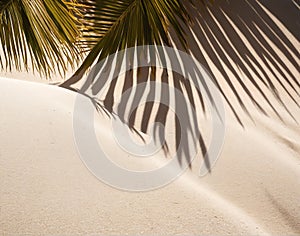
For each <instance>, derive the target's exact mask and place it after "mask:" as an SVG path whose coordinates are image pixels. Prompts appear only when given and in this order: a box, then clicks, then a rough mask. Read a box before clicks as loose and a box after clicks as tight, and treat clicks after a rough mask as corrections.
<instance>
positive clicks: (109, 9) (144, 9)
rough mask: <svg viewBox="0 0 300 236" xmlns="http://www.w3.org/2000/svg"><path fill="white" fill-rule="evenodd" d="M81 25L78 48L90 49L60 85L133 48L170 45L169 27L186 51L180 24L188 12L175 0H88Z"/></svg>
mask: <svg viewBox="0 0 300 236" xmlns="http://www.w3.org/2000/svg"><path fill="white" fill-rule="evenodd" d="M82 4H83V9H82V13H83V16H84V17H83V18H81V22H82V24H83V25H84V28H83V29H82V31H83V40H82V42H81V46H82V47H84V48H87V49H91V51H90V52H89V54H88V56H87V57H86V59H85V60H84V62H83V63H82V65H81V67H80V68H79V69H78V70H77V71H76V73H75V74H74V76H73V78H71V79H70V80H69V81H67V82H66V83H64V84H63V86H66V87H68V86H69V85H71V84H73V83H75V82H77V81H78V80H80V79H81V78H82V76H83V74H84V73H85V72H86V70H87V69H88V68H89V67H90V66H91V65H92V64H93V63H94V62H95V61H97V60H98V61H101V60H102V59H104V58H106V57H107V56H109V55H111V54H113V53H115V52H117V51H119V50H123V49H125V48H128V47H133V46H135V45H153V44H156V45H168V46H170V45H171V40H170V35H169V30H170V27H172V28H173V29H174V31H175V33H176V35H177V37H178V39H179V40H180V42H181V44H182V45H183V48H184V49H187V48H188V45H187V42H186V39H185V34H184V30H183V28H182V26H181V24H182V23H183V24H187V23H188V21H189V17H188V13H187V11H186V9H185V7H184V6H183V4H182V3H181V2H180V1H178V0H165V1H159V0H155V1H153V0H146V1H140V0H127V1H125V0H123V1H114V0H108V1H107V0H106V1H100V0H89V1H82Z"/></svg>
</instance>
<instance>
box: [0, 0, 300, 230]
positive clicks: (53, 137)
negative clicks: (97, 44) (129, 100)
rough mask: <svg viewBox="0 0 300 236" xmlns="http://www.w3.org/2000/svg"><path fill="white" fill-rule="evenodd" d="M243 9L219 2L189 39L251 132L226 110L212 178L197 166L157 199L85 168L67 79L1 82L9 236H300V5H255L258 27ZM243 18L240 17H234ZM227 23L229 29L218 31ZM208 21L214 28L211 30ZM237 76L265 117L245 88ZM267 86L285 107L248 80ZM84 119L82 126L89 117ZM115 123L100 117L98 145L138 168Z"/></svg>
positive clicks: (3, 208) (4, 222)
mask: <svg viewBox="0 0 300 236" xmlns="http://www.w3.org/2000/svg"><path fill="white" fill-rule="evenodd" d="M246 2H247V1H240V2H239V3H237V2H234V1H229V3H225V2H224V1H223V2H222V1H216V3H215V4H216V7H215V8H213V7H210V10H209V11H207V12H206V13H203V14H202V15H203V18H202V19H200V17H199V25H195V27H194V28H193V29H192V30H191V34H192V33H193V34H194V36H192V35H190V43H191V45H193V44H195V45H196V44H197V45H198V47H199V49H195V50H194V51H193V52H194V53H195V54H194V56H195V57H196V58H197V60H198V61H199V62H200V63H201V64H202V65H204V67H206V68H208V69H209V70H210V71H211V73H212V74H213V75H214V76H215V77H216V78H217V80H218V82H219V83H220V85H221V87H222V88H223V91H224V92H225V95H226V96H227V98H228V99H229V101H231V102H232V105H233V107H235V109H236V112H237V113H238V114H239V117H240V119H241V120H242V122H243V126H242V125H241V124H239V122H238V121H237V119H236V117H235V115H234V113H233V112H232V109H231V108H230V106H229V105H228V104H227V103H226V102H224V104H225V113H226V133H225V139H224V144H223V147H222V150H221V153H220V156H219V159H218V161H217V162H216V164H215V165H214V167H213V168H212V171H211V173H209V174H207V175H205V176H204V177H199V175H198V171H199V168H198V167H199V163H200V158H199V159H196V160H195V161H194V163H193V168H192V169H191V170H189V169H188V170H186V171H185V172H184V174H183V175H181V176H180V177H179V178H177V179H176V180H175V181H173V182H172V183H170V184H168V185H166V186H165V187H162V188H158V189H156V190H152V191H147V192H128V191H121V190H119V189H116V188H113V187H111V186H108V185H107V184H105V183H103V182H101V181H99V180H98V179H97V178H96V177H95V176H94V175H93V173H91V172H90V171H89V170H88V168H87V167H86V166H85V164H84V163H83V161H82V160H81V158H80V154H79V152H78V147H77V146H76V142H75V139H74V128H73V123H74V120H73V115H74V105H75V102H76V97H77V96H82V95H78V94H77V93H76V92H73V91H70V90H67V89H64V88H60V87H58V86H55V85H53V83H54V82H56V81H62V80H61V78H60V77H59V76H55V77H53V81H47V80H45V79H43V78H39V76H38V75H37V74H35V75H33V74H32V73H22V72H4V71H2V72H0V100H1V104H0V117H1V118H0V234H1V235H27V234H28V235H76V234H77V235H299V234H300V201H299V199H300V125H299V122H300V109H299V104H300V96H299V93H300V89H299V86H298V85H297V82H298V83H299V81H300V80H299V78H300V74H299V62H300V59H299V50H300V43H299V32H298V31H297V27H298V29H299V6H296V3H295V2H293V1H286V2H285V1H283V0H281V1H279V0H276V1H272V3H271V2H269V1H258V2H256V1H250V2H251V3H252V6H253V9H252V10H251V11H255V12H258V13H260V15H261V18H260V19H258V18H257V17H256V16H254V15H251V14H250V13H251V12H249V9H248V10H247V8H244V4H246ZM254 3H256V4H257V5H255V4H254ZM248 7H249V6H248ZM228 8H230V9H231V10H228ZM258 8H259V9H260V10H261V11H262V12H263V13H262V12H259V10H258ZM213 9H215V10H213ZM237 9H240V10H239V14H238V15H239V17H240V18H238V17H237V18H234V17H232V15H231V13H232V12H234V11H238V10H237ZM231 11H232V12H231ZM222 12H223V13H224V14H221V13H222ZM297 15H298V18H296V16H297ZM251 17H252V18H251ZM204 19H205V20H204ZM222 19H223V20H224V19H227V20H228V22H229V23H228V24H230V26H231V27H226V26H224V25H226V24H225V23H224V25H219V23H220V22H221V21H222ZM201 20H203V21H205V22H206V23H207V25H211V27H212V29H210V30H209V29H208V28H207V29H205V27H206V26H205V25H206V24H205V23H204V22H202V23H201ZM247 20H248V21H247ZM271 20H272V21H271ZM270 21H271V22H270ZM218 22H219V23H218ZM252 23H253V24H252ZM260 23H261V24H262V25H260ZM213 24H215V25H218V26H219V28H220V32H222V33H223V35H225V36H224V37H223V36H222V34H221V35H220V32H218V33H217V30H216V29H213ZM242 25H243V27H242ZM296 26H297V27H296ZM248 29H250V30H249V32H248V34H249V35H247V30H248ZM255 29H256V30H255ZM202 30H203V31H202ZM230 30H231V31H232V32H231V31H230ZM204 32H206V33H204ZM209 32H211V35H210V34H209ZM230 32H231V33H230ZM251 32H252V36H251ZM258 35H260V36H261V37H258ZM213 36H214V37H213ZM203 37H204V38H203ZM201 39H202V41H201ZM251 40H252V41H251ZM253 40H256V42H255V43H253ZM225 41H226V42H227V44H226V42H225ZM209 43H210V44H209ZM217 45H219V47H218V46H217ZM229 47H231V48H229ZM269 47H270V48H269ZM211 49H213V50H211ZM198 51H199V52H198ZM200 52H201V53H200ZM230 53H231V54H230ZM70 74H72V72H71V71H70ZM224 74H226V75H227V76H228V77H229V78H230V79H231V80H232V81H233V84H234V85H235V86H236V87H237V89H238V91H239V95H240V97H241V98H242V100H243V103H244V105H245V107H247V109H248V111H249V113H250V114H251V118H250V117H249V116H248V115H247V113H246V112H245V111H244V110H243V109H242V108H241V107H240V106H239V104H238V101H237V99H236V97H235V95H234V93H233V92H232V89H231V88H230V86H229V85H228V83H226V76H224ZM237 77H239V78H242V79H243V81H244V84H245V86H246V87H247V88H249V89H250V91H251V93H252V94H253V97H255V98H256V99H258V100H259V101H260V104H261V106H262V107H263V108H264V110H265V111H266V113H267V115H264V114H262V112H261V111H259V110H258V109H257V107H256V106H255V104H254V103H253V100H251V99H249V96H248V95H247V94H246V92H245V91H244V90H242V89H241V88H240V87H241V85H240V84H238V82H237V80H236V78H237ZM224 78H225V79H224ZM261 78H263V79H264V80H266V81H268V79H269V80H270V81H271V82H273V83H274V85H275V87H276V89H277V91H278V93H279V94H280V98H281V99H282V102H283V103H284V105H285V107H286V108H285V107H284V106H283V105H282V104H281V102H280V101H279V100H278V99H277V98H276V97H275V96H273V93H272V91H271V90H269V89H268V88H267V87H265V86H261V88H262V92H263V93H264V94H266V96H267V97H268V101H265V100H264V99H263V98H262V93H260V92H259V91H257V90H256V89H255V86H254V85H253V82H251V79H253V80H255V81H257V83H258V84H260V85H261V84H262V82H261ZM285 78H287V80H285ZM287 81H291V85H292V86H290V85H289V84H288V82H287ZM280 82H281V83H282V84H283V85H284V86H282V84H280ZM293 88H294V89H293ZM82 97H83V96H82ZM83 99H86V100H88V98H83ZM268 102H269V103H268ZM268 104H272V106H273V107H274V108H275V109H272V107H271V106H269V105H268ZM199 106H200V105H199ZM289 112H290V114H289ZM276 113H277V114H276ZM278 115H279V116H278ZM279 117H280V118H279ZM78 119H82V121H83V122H84V114H82V117H81V116H79V118H78ZM109 124H110V119H109V118H108V117H107V116H106V115H103V114H99V115H98V116H97V118H96V119H95V129H96V130H97V135H98V136H99V137H98V141H99V142H100V143H102V145H103V146H105V148H106V149H107V151H108V152H111V153H112V154H113V155H115V156H116V161H119V164H126V163H127V164H128V165H131V164H132V166H133V167H136V166H137V167H139V162H138V161H135V160H134V159H132V156H131V155H130V154H128V153H127V152H126V151H124V150H122V149H121V148H120V147H119V146H118V144H117V143H116V141H115V139H114V136H113V135H112V130H111V128H110V127H109ZM123 157H124V158H123ZM118 158H120V160H118ZM165 160H166V159H165V157H164V155H163V151H160V152H158V153H157V154H155V155H154V157H153V158H152V159H151V160H150V161H149V162H146V165H149V166H150V167H151V168H152V167H153V166H155V165H156V163H160V162H161V161H165ZM154 162H155V163H154ZM153 163H154V164H153ZM135 165H136V166H135ZM132 166H131V167H132ZM149 166H146V167H147V168H150V167H149Z"/></svg>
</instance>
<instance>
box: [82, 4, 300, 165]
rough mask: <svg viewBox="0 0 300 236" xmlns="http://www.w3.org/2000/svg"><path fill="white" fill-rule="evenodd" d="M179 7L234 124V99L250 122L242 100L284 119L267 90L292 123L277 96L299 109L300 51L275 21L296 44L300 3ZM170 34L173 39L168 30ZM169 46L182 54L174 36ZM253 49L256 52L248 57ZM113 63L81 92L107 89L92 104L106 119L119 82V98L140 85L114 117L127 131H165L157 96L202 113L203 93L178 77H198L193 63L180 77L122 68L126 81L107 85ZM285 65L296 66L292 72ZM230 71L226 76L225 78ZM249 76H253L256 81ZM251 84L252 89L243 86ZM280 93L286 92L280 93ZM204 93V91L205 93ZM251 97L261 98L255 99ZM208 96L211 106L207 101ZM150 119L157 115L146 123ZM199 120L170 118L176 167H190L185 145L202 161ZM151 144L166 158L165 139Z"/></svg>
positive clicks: (116, 71) (164, 109) (115, 70)
mask: <svg viewBox="0 0 300 236" xmlns="http://www.w3.org/2000/svg"><path fill="white" fill-rule="evenodd" d="M185 6H186V8H187V9H188V12H189V14H190V15H191V19H192V23H191V26H190V28H187V27H184V26H183V27H184V29H185V33H186V34H187V39H188V44H189V47H190V54H191V55H193V56H194V57H195V58H196V59H197V60H198V61H199V62H200V63H201V64H202V65H203V66H204V67H205V68H206V69H207V71H208V72H209V73H210V74H211V75H212V77H213V78H212V79H213V81H214V83H215V85H216V86H217V88H218V89H219V90H220V93H221V94H222V95H223V97H224V99H225V101H226V102H227V104H228V105H229V106H230V109H231V111H232V112H233V114H234V116H235V117H236V119H237V121H238V122H239V123H240V125H243V121H242V119H241V118H240V116H239V114H238V112H237V110H236V108H237V107H235V105H234V103H233V99H235V100H236V102H237V104H239V106H240V107H241V108H242V109H243V110H244V112H245V113H246V114H247V115H248V116H249V117H251V112H250V111H249V109H248V108H247V106H246V105H245V102H244V97H245V95H246V96H247V99H250V101H251V102H252V104H253V105H254V106H255V107H256V108H257V109H258V111H260V112H261V113H262V114H265V115H268V111H267V110H269V109H270V110H271V111H272V112H273V113H274V114H276V116H277V117H278V118H279V119H280V120H281V121H283V118H282V117H281V115H280V113H279V111H278V110H277V109H276V106H275V104H273V103H272V101H271V99H270V95H269V94H267V93H266V91H268V92H271V94H272V95H273V96H274V98H276V100H277V101H278V102H279V103H280V104H281V105H282V107H284V109H285V111H286V113H288V114H289V115H290V116H291V117H292V118H293V119H294V120H295V122H297V120H296V118H295V117H293V114H292V113H293V112H292V111H291V110H290V109H289V108H288V106H287V105H286V104H285V102H284V101H283V99H282V96H287V97H288V98H289V99H291V101H293V103H294V104H296V106H297V108H299V97H300V92H299V91H300V90H299V89H300V84H299V78H300V76H299V73H300V71H299V59H300V54H299V48H297V46H296V45H295V43H294V42H293V41H292V40H291V39H290V38H289V37H287V36H286V32H283V31H282V30H281V29H280V27H278V22H280V23H281V24H282V25H283V26H284V27H285V28H286V29H287V31H288V32H289V33H290V34H291V35H293V37H295V38H296V40H297V41H298V42H299V36H300V33H299V28H300V27H299V20H300V18H299V9H298V7H299V6H297V5H296V3H295V2H293V1H284V0H275V1H266V0H263V1H255V0H239V1H231V0H229V1H224V0H217V1H215V2H214V4H212V5H204V4H203V3H202V1H195V2H194V3H193V4H191V3H190V2H188V1H186V2H185ZM282 9H284V10H282ZM171 35H173V34H172V30H171ZM241 35H242V36H243V37H241ZM173 41H174V45H173V46H175V47H176V48H178V49H182V47H181V44H180V43H179V40H178V39H176V37H173ZM253 52H255V54H256V55H253ZM278 52H280V53H281V54H283V55H284V56H285V58H282V57H281V56H280V55H279V54H278ZM149 56H150V58H151V59H152V60H157V59H156V58H155V56H154V55H151V53H150V55H149ZM124 57H126V58H122V59H124V60H125V61H126V63H129V64H130V63H132V61H133V58H134V57H133V55H124ZM165 57H168V58H171V59H172V60H171V63H179V61H180V58H176V55H165V56H161V57H160V58H159V59H160V60H161V61H163V64H164V63H165V61H166V60H167V59H166V58H165ZM208 59H209V60H208ZM287 61H288V65H287V63H286V62H287ZM112 64H113V63H112V61H106V62H105V63H104V64H102V65H100V66H99V68H98V69H99V70H95V71H92V72H91V73H95V76H94V77H96V73H98V72H99V71H100V70H101V73H100V76H99V77H97V80H96V81H93V80H90V81H87V82H86V83H85V85H84V86H83V89H82V90H81V92H83V93H84V91H85V89H87V88H88V87H89V86H92V92H93V95H95V96H96V95H97V94H98V93H99V92H101V91H102V90H103V89H104V88H105V87H106V86H108V90H107V91H106V94H105V96H104V99H103V100H99V101H97V102H96V103H95V104H96V105H97V104H98V105H99V106H101V107H102V108H103V109H104V110H105V111H106V112H107V113H108V114H109V113H113V106H114V105H115V103H116V101H115V95H116V93H117V90H116V87H117V86H118V84H119V83H121V81H122V83H123V84H122V85H121V86H122V89H121V94H125V92H126V91H128V90H129V89H131V88H133V87H134V86H135V85H139V84H140V85H141V86H139V89H138V90H135V89H132V92H131V93H130V95H129V94H128V93H126V96H125V95H124V96H122V98H121V101H120V103H122V104H124V105H123V106H120V107H121V108H120V109H119V110H118V111H117V112H116V115H118V116H119V117H120V119H121V120H122V121H123V122H125V123H126V124H128V126H129V127H130V128H131V129H133V130H135V129H136V130H138V131H142V132H144V133H148V132H149V126H152V125H154V132H158V133H159V132H160V130H159V129H160V128H159V127H161V126H157V123H160V124H162V125H163V127H165V126H166V125H167V124H166V123H167V121H168V119H167V118H168V116H169V113H170V108H169V107H168V105H166V104H159V105H158V108H157V109H155V106H154V102H152V101H153V100H154V98H155V94H156V93H157V92H160V95H159V97H160V98H161V99H162V100H163V101H165V102H167V103H171V102H174V103H175V111H174V113H175V114H177V113H178V112H181V113H183V114H188V111H187V107H188V106H189V105H188V103H189V104H191V106H192V108H193V109H195V110H201V111H202V112H203V113H205V112H206V111H207V109H206V102H205V99H204V98H203V94H202V92H201V91H199V90H196V93H195V92H193V91H194V90H195V87H194V85H193V84H192V83H191V81H188V80H186V79H185V78H184V77H187V74H186V73H191V74H193V75H192V76H196V75H197V74H198V72H197V69H195V67H196V66H195V65H192V64H188V63H184V62H183V63H182V65H181V68H182V71H181V72H182V73H176V72H170V71H167V70H165V69H164V70H163V71H162V73H161V74H160V75H159V76H158V75H157V68H155V67H153V66H149V67H142V68H138V69H137V72H136V73H134V70H128V71H127V72H126V74H125V79H124V80H117V79H114V80H112V82H111V83H109V84H107V79H108V77H109V76H112V77H113V78H118V76H119V75H120V70H121V63H119V64H118V63H116V64H115V65H114V66H113V65H112ZM172 66H175V65H172ZM291 67H294V68H295V69H296V71H297V73H298V74H297V75H295V70H292V69H291ZM215 70H218V72H219V73H218V76H217V75H215V74H214V73H213V72H214V71H215ZM228 71H230V75H229V73H228ZM183 75H185V76H183ZM220 75H221V76H220ZM242 75H243V76H242ZM253 75H255V78H254V76H253ZM90 77H91V78H92V77H93V76H90ZM151 81H152V82H153V81H159V82H161V83H162V84H166V85H171V84H172V86H169V89H161V90H157V89H156V88H155V87H151V86H150V87H149V86H148V85H147V84H149V83H150V82H151ZM221 82H222V83H221ZM224 82H225V84H227V86H228V88H230V90H229V91H230V93H231V96H229V94H228V91H227V90H226V89H224V87H223V86H224ZM199 83H201V86H202V87H204V89H205V84H203V81H200V79H199ZM221 84H223V85H221ZM249 84H250V85H251V87H249ZM174 89H176V90H177V91H180V92H181V93H182V94H184V97H185V98H186V100H184V103H182V102H183V101H181V100H180V98H178V97H177V96H175V97H173V98H172V97H171V96H170V94H171V92H172V91H171V90H174ZM279 90H282V91H283V93H286V94H282V93H281V92H279ZM206 92H208V91H207V90H206ZM121 94H120V95H121ZM254 94H259V96H257V95H254ZM143 96H146V97H147V101H150V102H147V103H146V104H144V105H145V106H144V109H142V110H139V109H137V107H139V106H140V105H141V104H140V101H141V99H142V97H143ZM171 99H174V101H171ZM209 99H211V101H212V103H213V98H209ZM179 100H180V101H179ZM262 102H264V103H267V104H268V106H269V109H266V107H265V105H262ZM197 104H198V105H197ZM199 104H200V105H199ZM126 110H131V111H132V112H131V114H129V115H127V114H126ZM139 112H140V114H141V115H140V116H141V117H142V120H141V121H140V122H137V113H139ZM152 116H154V117H155V118H154V119H151V117H152ZM283 122H284V121H283ZM137 123H138V124H137ZM198 123H199V117H197V115H196V114H195V113H193V115H192V116H186V122H184V123H181V122H180V120H179V119H178V117H177V116H175V121H174V124H175V125H174V131H175V142H174V143H175V146H176V147H175V149H176V150H177V157H178V161H179V162H180V163H182V161H183V160H185V161H186V162H188V163H190V158H191V154H190V149H189V145H190V143H193V142H195V145H196V146H197V147H199V148H200V150H201V152H202V156H203V157H205V154H206V152H207V140H205V139H204V137H203V135H202V133H201V130H200V128H199V125H200V124H198ZM195 139H196V140H195ZM157 142H162V143H163V144H164V145H163V147H164V150H165V153H166V154H168V152H169V144H168V141H167V140H157ZM180 144H181V145H180ZM205 164H206V167H207V168H208V169H209V170H210V169H211V164H210V163H209V159H208V158H206V159H205Z"/></svg>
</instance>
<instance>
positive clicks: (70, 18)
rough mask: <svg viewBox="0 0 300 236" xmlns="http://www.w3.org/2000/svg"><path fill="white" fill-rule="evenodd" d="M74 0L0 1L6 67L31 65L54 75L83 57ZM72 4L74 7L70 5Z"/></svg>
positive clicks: (1, 53)
mask: <svg viewBox="0 0 300 236" xmlns="http://www.w3.org/2000/svg"><path fill="white" fill-rule="evenodd" d="M72 4H75V2H73V1H68V2H66V1H64V0H56V1H53V0H35V1H30V0H5V1H1V3H0V32H1V33H0V44H1V48H0V60H1V67H2V69H3V68H5V69H9V70H12V69H13V68H16V69H17V70H21V69H23V68H24V69H26V70H28V68H29V67H30V66H31V67H32V69H33V70H37V71H38V72H40V73H41V74H44V75H46V76H47V77H49V76H50V74H51V73H53V72H55V71H56V70H57V71H58V72H59V73H60V74H62V73H64V72H65V71H66V70H67V66H68V65H70V66H71V67H73V66H74V65H75V64H76V63H77V62H78V61H79V59H80V53H79V50H78V48H77V47H74V43H75V42H76V39H77V38H78V37H79V36H80V31H79V30H78V27H77V24H78V21H77V19H76V18H75V17H74V11H75V10H76V8H74V7H72V6H74V5H72ZM68 5H70V7H68Z"/></svg>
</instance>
